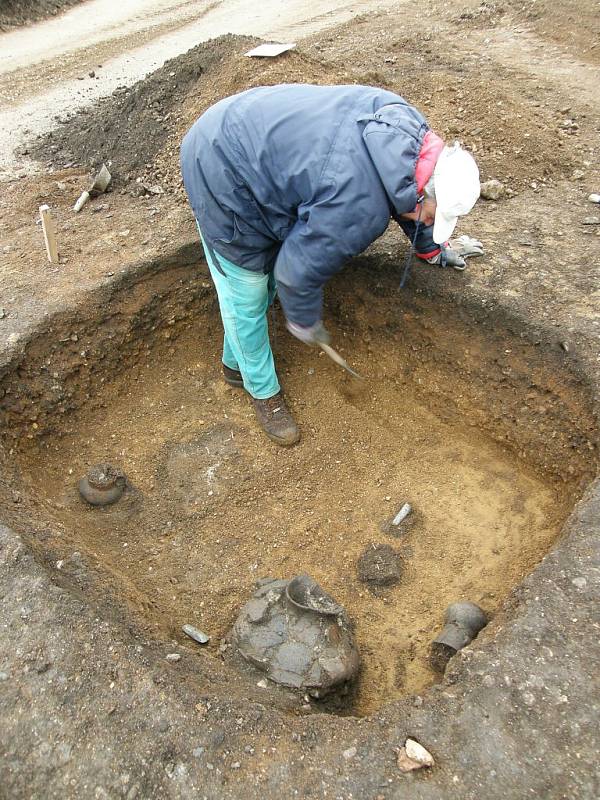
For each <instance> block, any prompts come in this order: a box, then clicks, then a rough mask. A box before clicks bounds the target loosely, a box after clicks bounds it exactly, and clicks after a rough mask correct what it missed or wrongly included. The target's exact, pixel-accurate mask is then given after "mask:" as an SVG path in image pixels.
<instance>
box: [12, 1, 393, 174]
mask: <svg viewBox="0 0 600 800" xmlns="http://www.w3.org/2000/svg"><path fill="white" fill-rule="evenodd" d="M397 5H398V4H397V3H392V2H391V0H361V2H360V3H359V2H346V1H345V0H289V2H286V3H281V2H277V0H264V1H263V2H261V3H252V2H249V0H216V2H214V1H213V0H204V2H202V3H197V2H180V1H178V0H129V2H122V3H120V4H115V3H113V2H110V0H90V2H87V3H83V4H82V5H80V6H77V7H76V8H73V9H71V10H70V11H68V12H67V13H65V14H63V15H62V16H60V17H58V18H53V19H50V20H47V21H45V22H42V23H39V24H37V25H33V26H31V27H28V28H23V29H19V30H15V31H12V32H10V33H5V34H2V35H0V102H1V103H2V105H3V108H4V110H3V115H2V117H3V124H2V126H0V178H1V177H7V175H10V174H15V171H16V173H17V174H18V173H19V172H21V173H22V172H23V171H25V170H28V169H31V168H32V167H31V166H27V165H26V164H23V163H20V164H18V165H17V159H16V158H15V156H14V154H13V151H14V148H15V147H17V146H18V145H19V144H20V143H21V142H22V140H23V138H24V137H26V136H29V135H30V134H31V133H34V134H35V133H40V132H42V131H45V130H48V129H49V128H51V127H53V125H54V124H55V121H56V118H57V117H58V118H60V117H62V116H64V115H65V114H67V113H73V112H75V111H77V109H79V108H81V107H83V106H85V105H87V104H89V103H91V102H92V101H94V100H96V99H98V98H100V97H103V96H106V95H109V94H111V92H113V91H114V90H115V89H116V88H117V86H123V85H131V84H133V83H135V82H136V81H137V80H139V79H140V78H142V77H144V76H145V75H146V74H148V73H149V72H151V71H152V70H154V69H156V68H157V67H159V66H161V65H162V64H163V63H164V62H165V61H166V60H167V59H169V58H173V57H174V56H176V55H179V54H180V53H183V52H185V51H186V50H188V49H189V48H190V47H193V46H194V45H196V44H198V43H199V42H202V41H206V40H207V39H211V38H214V37H216V36H219V35H221V34H223V33H239V34H248V35H254V36H260V37H262V38H265V39H274V40H277V41H281V40H287V39H291V40H295V39H298V38H301V37H302V36H305V35H307V34H309V33H315V32H317V31H320V30H323V29H325V28H327V27H329V26H332V25H336V24H339V23H341V22H345V21H347V20H349V19H352V17H354V16H356V15H357V14H358V13H365V12H368V11H372V10H383V9H385V8H389V7H391V6H397ZM17 167H18V169H17Z"/></svg>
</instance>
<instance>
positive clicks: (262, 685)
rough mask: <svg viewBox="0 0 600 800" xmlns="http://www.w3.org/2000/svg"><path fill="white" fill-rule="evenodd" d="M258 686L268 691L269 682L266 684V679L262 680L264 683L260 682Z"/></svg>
mask: <svg viewBox="0 0 600 800" xmlns="http://www.w3.org/2000/svg"><path fill="white" fill-rule="evenodd" d="M256 685H257V686H258V688H259V689H266V688H267V682H266V680H265V679H264V678H263V679H262V681H258V683H257V684H256Z"/></svg>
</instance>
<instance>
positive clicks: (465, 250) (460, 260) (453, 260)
mask: <svg viewBox="0 0 600 800" xmlns="http://www.w3.org/2000/svg"><path fill="white" fill-rule="evenodd" d="M482 255H483V245H482V244H481V242H478V241H477V239H472V238H471V237H470V236H459V237H458V238H457V239H451V240H450V241H449V242H448V243H447V244H445V245H442V252H440V253H438V254H437V255H436V256H433V257H432V258H427V259H425V260H426V261H427V263H428V264H438V265H440V266H446V267H452V268H453V269H456V270H459V271H460V272H462V271H463V270H464V269H465V267H466V266H467V262H466V261H465V259H466V258H470V257H472V256H482Z"/></svg>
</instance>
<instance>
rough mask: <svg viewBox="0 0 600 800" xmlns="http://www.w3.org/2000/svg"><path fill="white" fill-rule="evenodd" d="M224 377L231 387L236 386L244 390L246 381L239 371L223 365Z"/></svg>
mask: <svg viewBox="0 0 600 800" xmlns="http://www.w3.org/2000/svg"><path fill="white" fill-rule="evenodd" d="M223 377H224V378H225V383H228V384H229V385H230V386H236V387H237V388H238V389H243V388H244V379H243V378H242V373H241V372H240V371H239V370H238V369H231V367H228V366H227V365H226V364H223Z"/></svg>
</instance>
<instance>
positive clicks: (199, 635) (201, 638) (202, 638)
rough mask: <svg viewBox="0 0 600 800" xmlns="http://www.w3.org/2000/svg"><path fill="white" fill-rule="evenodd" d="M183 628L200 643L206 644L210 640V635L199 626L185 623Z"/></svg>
mask: <svg viewBox="0 0 600 800" xmlns="http://www.w3.org/2000/svg"><path fill="white" fill-rule="evenodd" d="M181 630H182V631H183V632H184V633H185V634H186V636H189V637H190V639H193V640H194V641H195V642H198V644H206V643H207V642H208V641H209V640H210V637H209V636H207V635H206V634H205V633H203V632H202V631H201V630H198V628H194V626H193V625H184V626H183V627H182V628H181Z"/></svg>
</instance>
